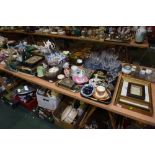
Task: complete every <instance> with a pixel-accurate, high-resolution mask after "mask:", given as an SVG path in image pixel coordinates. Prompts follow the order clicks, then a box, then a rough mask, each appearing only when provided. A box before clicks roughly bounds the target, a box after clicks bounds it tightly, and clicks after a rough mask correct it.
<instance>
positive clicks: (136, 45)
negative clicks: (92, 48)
mask: <svg viewBox="0 0 155 155" xmlns="http://www.w3.org/2000/svg"><path fill="white" fill-rule="evenodd" d="M0 33H10V34H11V33H12V34H23V35H33V36H42V37H49V38H60V39H68V40H79V41H90V42H97V43H103V44H105V45H119V46H128V47H137V48H149V43H148V41H147V40H145V41H144V43H143V44H137V43H135V40H132V41H131V42H130V43H121V42H112V41H105V40H96V39H90V38H82V37H74V36H67V35H53V34H48V33H27V32H24V31H21V30H14V31H13V30H0Z"/></svg>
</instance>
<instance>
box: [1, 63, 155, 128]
mask: <svg viewBox="0 0 155 155" xmlns="http://www.w3.org/2000/svg"><path fill="white" fill-rule="evenodd" d="M0 71H4V72H6V73H8V74H11V75H13V76H15V77H18V78H20V79H23V80H26V81H28V82H30V83H33V84H36V85H39V86H42V87H44V88H48V89H52V90H55V91H56V92H58V93H61V94H64V95H66V96H69V97H72V98H75V99H77V100H81V101H83V102H85V103H87V104H91V105H93V106H96V107H99V108H102V109H105V110H108V111H110V112H113V113H116V114H120V115H122V116H125V117H128V118H131V119H134V120H137V121H140V122H143V123H146V124H149V125H153V126H155V95H154V94H155V84H152V85H151V87H152V100H153V111H154V112H153V116H146V115H143V114H140V113H137V112H134V111H132V110H128V109H123V108H121V107H119V106H116V105H115V104H114V103H115V98H116V94H117V90H118V86H119V82H120V78H121V75H120V77H119V78H118V81H117V84H116V87H115V92H114V95H113V99H112V102H111V103H110V104H109V105H105V104H102V103H99V102H95V101H92V100H89V99H86V98H84V97H82V96H81V95H80V93H74V92H71V91H69V90H64V89H62V88H60V87H57V86H56V85H55V83H50V82H48V81H45V80H42V79H40V78H38V77H35V76H31V75H28V74H25V73H21V72H13V71H10V70H7V69H6V68H5V67H4V66H2V65H0Z"/></svg>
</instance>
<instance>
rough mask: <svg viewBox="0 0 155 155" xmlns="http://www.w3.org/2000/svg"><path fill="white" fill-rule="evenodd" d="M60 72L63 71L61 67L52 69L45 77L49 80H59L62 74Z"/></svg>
mask: <svg viewBox="0 0 155 155" xmlns="http://www.w3.org/2000/svg"><path fill="white" fill-rule="evenodd" d="M60 72H61V69H60V68H59V67H52V68H50V69H49V70H48V71H47V72H46V74H45V77H47V78H48V79H55V78H57V76H58V74H60Z"/></svg>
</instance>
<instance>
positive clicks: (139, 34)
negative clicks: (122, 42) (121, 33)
mask: <svg viewBox="0 0 155 155" xmlns="http://www.w3.org/2000/svg"><path fill="white" fill-rule="evenodd" d="M145 37H146V27H145V26H140V27H139V28H138V29H137V31H136V35H135V41H136V42H137V43H143V41H144V40H145Z"/></svg>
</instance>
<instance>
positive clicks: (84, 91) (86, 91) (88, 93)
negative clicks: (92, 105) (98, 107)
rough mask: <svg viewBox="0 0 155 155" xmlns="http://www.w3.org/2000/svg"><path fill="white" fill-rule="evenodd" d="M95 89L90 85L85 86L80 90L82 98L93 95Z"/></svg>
mask: <svg viewBox="0 0 155 155" xmlns="http://www.w3.org/2000/svg"><path fill="white" fill-rule="evenodd" d="M94 91H95V88H94V86H93V85H92V84H85V85H84V86H83V87H82V89H81V94H82V96H85V97H90V96H92V95H93V93H94Z"/></svg>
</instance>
